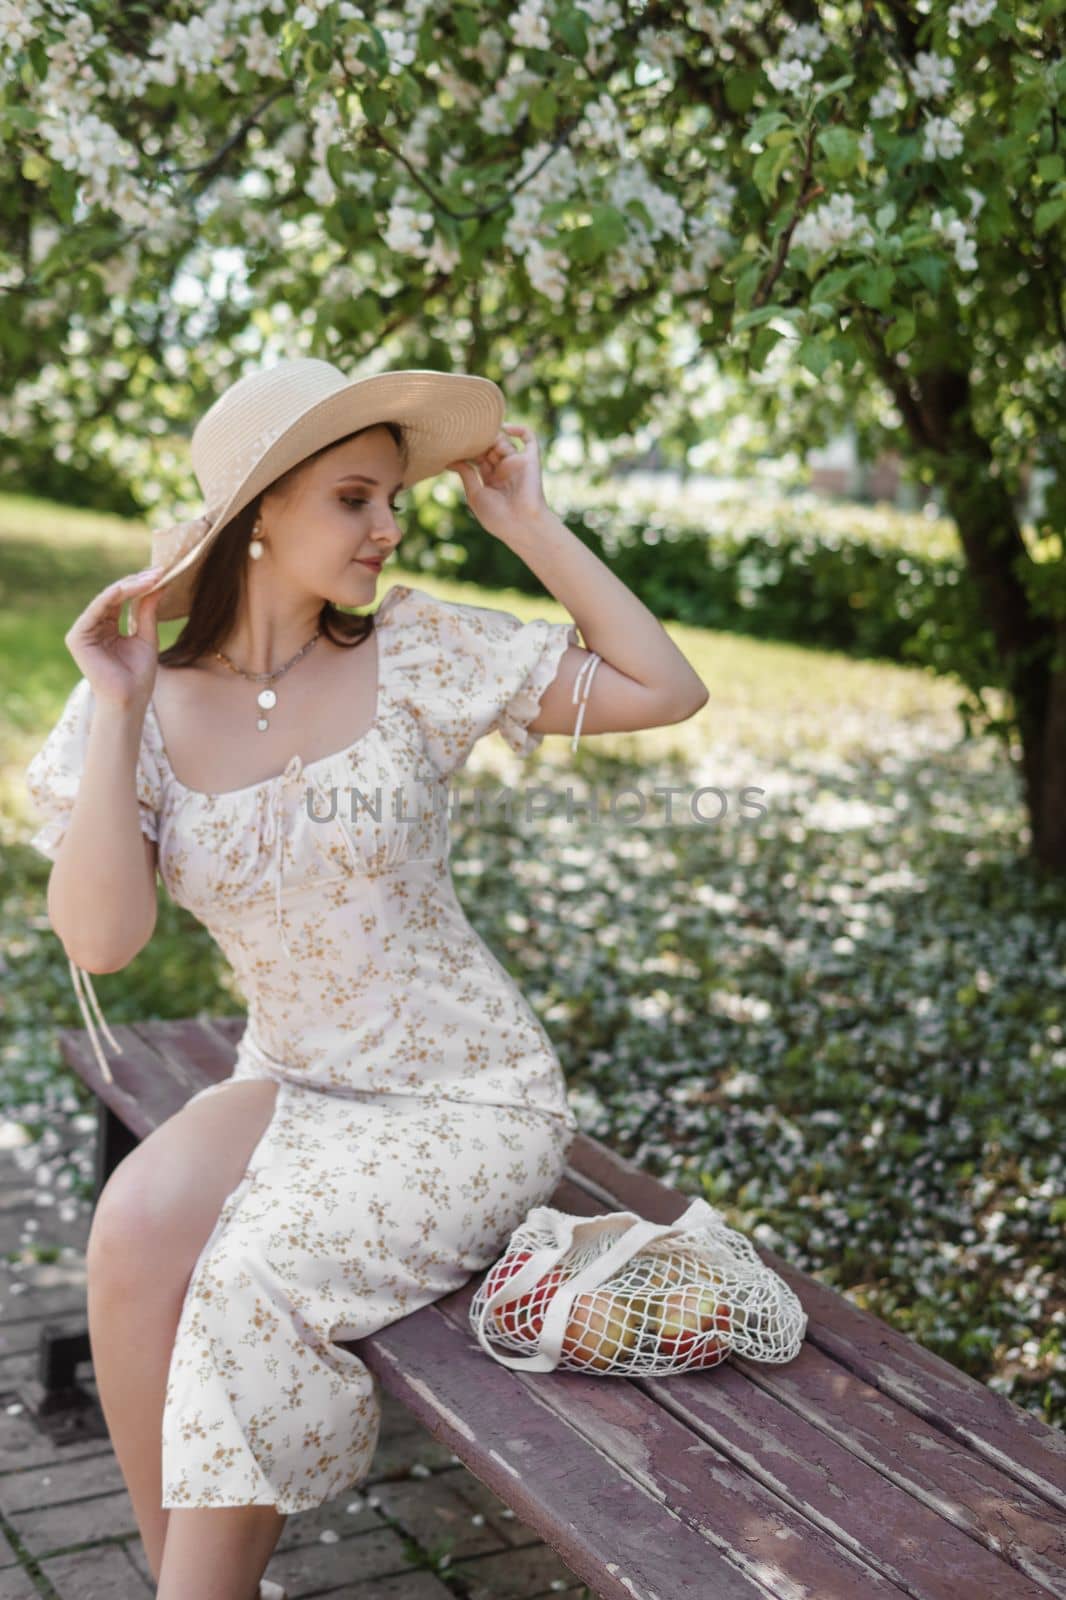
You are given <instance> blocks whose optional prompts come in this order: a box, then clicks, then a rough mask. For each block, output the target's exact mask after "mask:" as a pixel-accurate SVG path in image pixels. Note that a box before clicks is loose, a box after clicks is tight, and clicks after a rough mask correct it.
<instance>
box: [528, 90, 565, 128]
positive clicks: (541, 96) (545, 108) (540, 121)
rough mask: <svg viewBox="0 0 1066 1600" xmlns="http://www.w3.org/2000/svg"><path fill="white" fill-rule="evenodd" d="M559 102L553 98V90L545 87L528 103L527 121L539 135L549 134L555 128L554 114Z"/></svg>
mask: <svg viewBox="0 0 1066 1600" xmlns="http://www.w3.org/2000/svg"><path fill="white" fill-rule="evenodd" d="M558 106H559V102H558V101H557V100H556V98H555V92H554V90H552V89H550V88H548V87H547V86H545V88H543V89H538V90H537V92H536V94H535V95H534V96H533V98H532V100H531V101H530V102H529V120H530V122H531V123H532V124H533V126H534V127H535V128H536V129H538V130H539V131H540V132H541V133H550V132H551V130H552V128H554V126H555V114H556V111H557V110H558Z"/></svg>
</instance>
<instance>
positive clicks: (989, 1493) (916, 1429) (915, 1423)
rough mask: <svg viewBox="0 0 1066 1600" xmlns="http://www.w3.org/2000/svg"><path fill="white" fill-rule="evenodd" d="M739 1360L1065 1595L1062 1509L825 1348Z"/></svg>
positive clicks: (824, 1428)
mask: <svg viewBox="0 0 1066 1600" xmlns="http://www.w3.org/2000/svg"><path fill="white" fill-rule="evenodd" d="M735 1365H736V1366H737V1367H738V1368H739V1369H740V1370H741V1371H743V1372H744V1373H745V1374H746V1375H747V1376H748V1377H749V1378H750V1379H751V1381H752V1382H753V1383H755V1384H757V1385H758V1387H759V1388H760V1389H764V1390H765V1391H766V1392H767V1394H771V1395H773V1396H775V1398H777V1399H779V1400H781V1401H783V1402H784V1403H785V1404H786V1405H788V1406H790V1407H791V1408H792V1410H793V1411H795V1412H796V1413H797V1414H798V1415H799V1416H801V1417H804V1418H806V1420H807V1421H808V1422H810V1423H811V1424H813V1425H814V1426H815V1427H816V1428H817V1429H818V1430H819V1432H821V1433H823V1434H826V1435H828V1436H829V1437H830V1438H832V1439H835V1440H836V1441H837V1442H838V1443H839V1444H841V1445H843V1446H844V1447H845V1448H846V1449H847V1450H849V1451H850V1452H851V1453H852V1455H853V1456H856V1457H858V1458H860V1459H861V1460H862V1461H864V1462H866V1463H868V1465H869V1466H871V1467H874V1468H876V1470H877V1471H878V1473H881V1474H883V1476H884V1477H885V1478H888V1479H890V1480H891V1482H892V1483H893V1484H896V1485H898V1486H899V1487H900V1488H901V1489H905V1490H906V1491H907V1493H908V1494H910V1495H913V1496H914V1497H915V1498H916V1499H917V1500H920V1501H921V1502H922V1504H923V1505H926V1506H928V1507H929V1508H930V1510H932V1511H934V1512H935V1513H936V1514H937V1515H939V1516H941V1517H946V1518H948V1519H949V1520H950V1521H951V1522H953V1523H954V1524H955V1525H956V1527H958V1528H961V1529H963V1531H964V1532H966V1533H969V1534H971V1535H972V1536H973V1537H974V1538H976V1539H979V1540H980V1541H981V1543H982V1544H983V1545H984V1546H985V1547H986V1548H987V1549H989V1550H994V1551H999V1550H1002V1551H1003V1553H1004V1554H1005V1556H1006V1558H1007V1559H1008V1560H1011V1561H1012V1562H1014V1563H1015V1564H1016V1565H1017V1566H1018V1567H1019V1568H1020V1569H1021V1570H1022V1571H1023V1572H1027V1573H1028V1574H1029V1576H1030V1577H1032V1578H1034V1579H1036V1580H1037V1581H1038V1582H1040V1583H1043V1584H1044V1585H1045V1586H1046V1587H1047V1589H1048V1590H1049V1592H1050V1593H1051V1594H1053V1595H1056V1596H1062V1597H1063V1600H1066V1513H1063V1512H1061V1511H1059V1510H1057V1509H1056V1508H1055V1507H1053V1506H1049V1505H1048V1504H1047V1503H1046V1502H1045V1501H1044V1500H1043V1499H1041V1498H1040V1497H1039V1496H1037V1495H1035V1494H1032V1493H1031V1492H1030V1491H1029V1490H1028V1489H1027V1488H1025V1487H1024V1486H1023V1485H1022V1484H1019V1483H1018V1482H1017V1481H1016V1480H1015V1479H1014V1478H1011V1477H1008V1475H1007V1474H1006V1473H1004V1472H1001V1471H1000V1470H999V1468H998V1467H993V1466H992V1465H991V1463H990V1462H989V1461H987V1460H986V1459H985V1457H984V1456H981V1455H978V1454H977V1453H976V1452H975V1451H973V1450H969V1449H967V1448H966V1446H965V1445H963V1444H960V1443H959V1442H958V1441H957V1440H955V1439H953V1438H951V1436H950V1435H949V1434H946V1433H943V1432H941V1431H940V1430H939V1429H937V1428H934V1427H932V1426H931V1425H930V1424H929V1423H927V1422H926V1421H924V1419H922V1418H920V1417H916V1416H915V1415H914V1413H913V1412H910V1411H907V1410H906V1409H905V1408H904V1407H903V1406H901V1405H899V1404H898V1402H896V1401H895V1400H892V1399H890V1398H889V1397H888V1396H887V1395H884V1394H882V1393H881V1392H880V1390H878V1389H874V1388H872V1387H871V1385H870V1384H868V1383H864V1382H863V1381H862V1379H861V1378H858V1377H856V1376H855V1374H854V1373H852V1372H849V1371H848V1369H847V1368H846V1367H842V1366H840V1365H839V1363H837V1362H836V1361H834V1360H833V1359H832V1358H831V1357H830V1356H828V1355H826V1354H825V1353H824V1352H823V1351H820V1350H817V1349H815V1348H813V1347H812V1346H810V1345H805V1346H804V1348H803V1350H801V1352H800V1354H799V1356H798V1357H797V1358H796V1360H795V1361H793V1362H789V1363H788V1365H787V1366H784V1367H769V1366H758V1365H756V1364H755V1363H749V1362H747V1361H743V1360H740V1359H739V1358H738V1359H737V1360H736V1362H735Z"/></svg>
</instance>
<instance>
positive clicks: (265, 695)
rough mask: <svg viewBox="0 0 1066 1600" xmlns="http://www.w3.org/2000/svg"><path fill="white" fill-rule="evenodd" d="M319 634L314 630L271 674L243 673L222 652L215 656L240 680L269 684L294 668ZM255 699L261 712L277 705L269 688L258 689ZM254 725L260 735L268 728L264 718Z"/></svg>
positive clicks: (240, 668)
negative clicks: (300, 647) (238, 674)
mask: <svg viewBox="0 0 1066 1600" xmlns="http://www.w3.org/2000/svg"><path fill="white" fill-rule="evenodd" d="M321 632H322V630H321V628H318V629H316V631H315V632H314V633H313V634H312V636H311V638H310V639H308V641H307V643H306V644H305V645H304V646H303V648H302V649H301V650H297V652H296V654H295V655H294V656H292V657H291V658H290V659H289V660H288V661H286V663H285V665H284V666H283V667H275V668H274V671H273V672H245V670H244V668H243V667H238V666H237V665H236V664H235V663H234V662H232V661H231V660H230V658H229V656H228V655H226V654H225V652H224V651H222V650H216V651H215V656H216V658H217V659H218V660H219V661H222V662H224V663H225V664H226V666H227V667H229V669H230V671H231V672H239V673H240V675H241V677H242V678H247V679H249V681H250V682H252V683H267V684H270V683H273V682H274V679H275V678H280V677H281V676H282V674H283V673H286V672H288V670H289V668H290V667H294V666H295V665H296V663H297V662H298V661H299V660H300V658H301V656H305V655H306V654H307V652H308V651H309V650H310V648H311V646H312V645H313V644H314V642H315V640H316V639H317V638H319V637H320V635H321ZM255 698H256V701H257V702H258V704H259V705H260V706H261V707H262V709H263V711H270V710H271V709H272V708H273V707H274V706H276V705H277V703H278V697H277V695H276V694H275V693H274V691H273V689H269V688H268V689H260V691H259V693H258V694H257V695H256V697H255ZM255 725H256V727H257V728H258V729H259V732H260V733H265V732H266V730H267V728H269V726H270V724H269V722H268V721H267V719H266V717H264V716H259V717H257V718H256V724H255Z"/></svg>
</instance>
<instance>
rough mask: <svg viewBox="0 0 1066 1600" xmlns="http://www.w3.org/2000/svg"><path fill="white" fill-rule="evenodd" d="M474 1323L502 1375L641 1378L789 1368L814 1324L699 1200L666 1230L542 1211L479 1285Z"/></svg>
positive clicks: (611, 1216)
mask: <svg viewBox="0 0 1066 1600" xmlns="http://www.w3.org/2000/svg"><path fill="white" fill-rule="evenodd" d="M470 1324H471V1326H472V1328H473V1329H474V1332H475V1333H476V1334H477V1337H478V1341H479V1343H480V1345H481V1347H482V1349H483V1350H484V1351H485V1352H486V1354H487V1355H490V1356H492V1358H493V1359H494V1360H495V1361H499V1362H500V1363H501V1364H502V1365H503V1366H506V1367H518V1368H521V1369H523V1370H525V1371H527V1372H552V1371H554V1370H555V1369H556V1368H557V1367H558V1368H564V1369H566V1370H568V1371H571V1372H596V1373H605V1374H606V1373H626V1374H631V1375H633V1376H637V1375H638V1374H655V1373H657V1374H662V1373H669V1372H688V1371H689V1370H691V1369H693V1368H702V1367H713V1366H717V1365H718V1363H719V1362H720V1361H724V1360H725V1358H726V1356H727V1355H729V1354H730V1353H735V1354H737V1355H740V1356H747V1357H748V1359H749V1360H752V1361H771V1362H784V1361H791V1360H792V1359H793V1357H794V1356H796V1355H798V1353H799V1349H800V1345H801V1343H802V1341H803V1336H804V1334H805V1333H806V1330H807V1316H806V1313H805V1312H804V1310H803V1307H802V1306H801V1305H800V1302H799V1299H798V1298H797V1296H796V1294H795V1293H794V1292H793V1290H792V1289H790V1288H789V1286H788V1284H787V1283H785V1281H784V1279H783V1278H781V1277H780V1276H779V1275H778V1274H777V1273H776V1272H774V1271H773V1270H772V1269H771V1268H770V1267H768V1266H766V1265H765V1264H764V1263H763V1262H762V1261H761V1260H760V1259H759V1256H758V1255H757V1254H756V1252H755V1249H754V1247H753V1245H752V1244H751V1243H750V1241H749V1240H748V1239H746V1238H745V1237H744V1235H743V1234H742V1233H737V1232H736V1230H735V1229H733V1228H730V1227H728V1226H727V1225H726V1223H725V1221H724V1219H723V1218H722V1216H721V1213H720V1212H718V1211H716V1210H715V1209H714V1207H713V1206H710V1205H708V1204H707V1202H706V1201H705V1200H693V1201H692V1203H691V1205H690V1206H689V1207H688V1209H687V1210H686V1211H684V1212H683V1213H682V1215H681V1216H679V1217H678V1218H677V1219H676V1220H675V1221H674V1222H666V1223H655V1222H649V1221H647V1220H646V1219H645V1218H644V1217H641V1216H638V1215H637V1213H636V1212H634V1211H610V1212H607V1213H605V1214H603V1215H600V1216H594V1217H581V1216H571V1215H570V1214H569V1213H568V1212H565V1211H556V1210H555V1209H554V1207H552V1206H535V1207H534V1208H533V1210H531V1211H530V1212H529V1214H528V1216H527V1217H526V1218H525V1220H524V1221H523V1222H521V1223H520V1224H519V1226H518V1227H517V1228H516V1229H515V1230H514V1232H513V1233H512V1234H511V1236H510V1239H509V1241H508V1245H507V1249H506V1250H505V1251H504V1253H503V1255H502V1256H501V1257H500V1258H499V1260H498V1261H496V1262H495V1263H494V1264H493V1265H492V1266H491V1267H490V1268H489V1270H488V1272H487V1273H486V1274H485V1277H484V1278H483V1279H482V1281H481V1283H480V1284H479V1285H478V1287H477V1290H476V1292H475V1294H474V1297H473V1299H472V1300H471V1303H470ZM490 1339H491V1340H495V1341H496V1342H497V1343H498V1344H499V1345H502V1346H503V1347H504V1349H505V1350H510V1351H513V1352H515V1353H514V1354H512V1355H506V1354H503V1353H501V1352H500V1351H499V1350H496V1349H494V1348H493V1346H492V1344H490V1342H489V1341H490Z"/></svg>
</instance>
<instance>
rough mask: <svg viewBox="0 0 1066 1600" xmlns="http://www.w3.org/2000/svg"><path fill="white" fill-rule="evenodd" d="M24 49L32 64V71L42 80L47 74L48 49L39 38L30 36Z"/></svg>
mask: <svg viewBox="0 0 1066 1600" xmlns="http://www.w3.org/2000/svg"><path fill="white" fill-rule="evenodd" d="M26 51H27V54H28V55H29V58H30V61H31V62H32V64H33V70H34V72H36V74H37V76H38V78H40V79H41V80H42V81H43V80H44V79H45V78H47V76H48V51H47V50H46V49H45V46H44V41H43V40H42V39H40V38H36V37H35V38H32V39H31V40H30V41H29V43H28V44H27V46H26Z"/></svg>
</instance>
